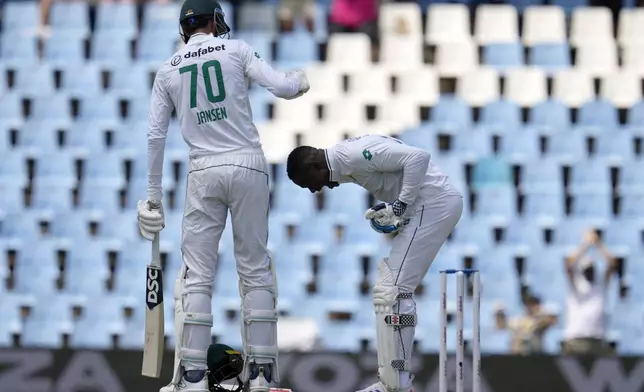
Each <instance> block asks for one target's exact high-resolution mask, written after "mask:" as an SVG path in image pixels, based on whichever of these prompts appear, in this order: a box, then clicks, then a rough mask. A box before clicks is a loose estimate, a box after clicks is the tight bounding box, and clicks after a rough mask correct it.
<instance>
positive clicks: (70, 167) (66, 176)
mask: <svg viewBox="0 0 644 392" xmlns="http://www.w3.org/2000/svg"><path fill="white" fill-rule="evenodd" d="M35 180H36V182H38V181H40V180H53V181H60V182H67V183H71V182H74V181H75V180H76V170H75V168H74V158H73V157H72V156H70V155H69V154H67V153H66V152H62V151H61V152H49V153H46V154H41V155H40V156H39V157H38V161H37V162H36V169H35Z"/></svg>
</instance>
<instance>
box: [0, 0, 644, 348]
mask: <svg viewBox="0 0 644 392" xmlns="http://www.w3.org/2000/svg"><path fill="white" fill-rule="evenodd" d="M513 4H514V6H512V5H481V6H479V7H478V8H477V11H476V13H474V14H473V19H472V20H471V14H470V12H469V10H468V8H467V7H466V6H465V5H463V4H433V3H432V4H431V5H429V4H427V2H425V3H423V5H422V6H418V5H416V4H387V5H385V6H383V7H382V8H381V17H380V30H381V35H382V37H381V43H380V52H381V61H380V62H378V63H372V62H371V44H370V41H369V39H368V38H367V37H366V36H363V35H360V34H335V35H331V36H328V34H327V32H326V28H325V26H324V23H318V26H317V27H316V31H315V32H313V33H308V32H306V31H303V30H301V29H298V30H296V31H295V32H292V33H282V34H279V33H278V32H277V25H276V19H275V6H274V5H273V4H270V3H259V4H249V5H246V6H244V7H242V8H241V9H239V10H238V11H237V15H233V8H232V7H231V6H230V5H229V4H228V3H226V2H224V8H225V9H226V12H227V14H228V15H231V16H234V18H229V21H230V24H232V25H233V28H234V36H235V37H237V38H242V39H245V40H247V41H248V42H249V43H251V45H253V46H254V47H255V48H256V50H258V52H260V53H262V55H263V56H264V57H265V58H266V59H268V60H269V61H274V62H275V63H276V64H277V65H278V67H280V68H294V67H300V66H303V67H306V69H307V72H308V75H309V78H310V80H311V84H312V86H313V89H312V90H311V92H310V94H308V95H307V96H305V97H304V98H303V99H299V100H295V101H288V102H287V101H281V100H274V99H273V98H272V97H271V96H270V95H269V94H267V93H265V92H264V91H261V90H260V89H256V88H254V89H253V90H252V94H251V101H252V104H253V109H254V110H253V111H254V115H255V119H256V121H257V123H258V127H259V130H260V134H261V136H262V142H263V144H264V146H265V150H266V153H267V155H268V157H269V160H270V161H271V162H272V163H273V169H274V171H273V173H272V177H271V186H272V196H273V200H272V213H271V218H270V226H271V228H270V230H271V236H270V246H271V249H272V250H273V251H274V253H275V259H276V260H277V265H278V268H277V271H278V278H279V281H280V296H281V302H280V307H281V310H282V311H283V312H286V313H288V314H291V315H294V316H304V317H311V318H314V319H315V320H316V321H317V322H318V323H319V324H320V325H321V326H324V328H327V329H328V330H329V331H331V330H333V331H335V332H336V333H334V334H333V336H334V337H337V336H343V337H344V338H343V339H336V338H333V339H330V338H329V337H328V336H323V344H324V345H325V347H327V348H329V349H338V350H357V349H359V348H360V341H361V339H362V340H367V341H369V342H371V343H372V344H373V340H374V336H373V333H374V332H373V328H371V327H370V326H371V325H372V324H373V323H372V321H373V317H374V316H373V312H372V310H371V300H370V296H369V294H368V292H367V291H362V290H361V288H362V286H363V285H364V282H368V281H369V280H370V279H371V278H372V277H373V274H374V271H375V265H376V262H377V260H378V259H379V258H380V257H382V256H383V255H385V254H386V252H387V243H386V242H384V241H383V240H382V239H381V238H380V237H379V236H377V235H376V234H375V233H374V232H372V231H371V230H370V228H369V227H368V225H359V224H350V223H349V222H354V221H356V220H357V219H360V217H361V216H362V213H363V211H364V210H365V209H366V208H367V207H368V206H369V205H370V204H371V203H373V202H374V201H373V200H372V199H370V197H369V195H367V194H366V193H365V192H364V191H363V190H362V189H360V188H358V187H357V186H351V185H343V186H342V187H339V188H338V189H336V190H334V191H332V192H323V193H322V194H320V195H315V196H314V195H311V194H309V193H308V192H302V191H301V190H299V189H298V188H297V187H295V186H294V185H293V184H292V183H290V182H289V181H288V180H287V179H286V178H285V175H284V167H283V162H284V159H285V156H286V154H288V152H289V151H290V150H291V148H293V147H294V146H296V145H297V144H298V143H307V144H313V145H316V146H319V147H326V146H329V145H332V144H333V143H335V142H338V141H340V140H342V139H343V138H345V137H346V136H350V135H355V134H361V133H365V132H369V133H382V134H393V135H398V136H399V137H400V138H401V139H402V140H404V141H405V142H407V143H409V144H412V145H415V146H419V147H422V148H424V149H426V150H428V151H429V152H431V153H432V155H433V157H434V160H435V161H436V162H437V163H438V164H439V166H441V167H442V168H443V169H444V170H445V171H446V172H447V173H448V174H449V175H450V177H451V178H452V180H453V182H454V183H455V184H456V185H457V186H458V187H459V188H460V189H461V190H462V191H463V192H464V194H465V195H466V211H465V213H464V216H463V218H462V221H461V223H460V224H459V226H458V227H457V229H456V231H455V232H454V233H453V235H452V237H451V238H450V241H449V242H448V244H446V246H445V247H444V249H443V250H442V251H441V252H440V254H439V256H438V257H437V259H436V260H435V262H434V266H433V267H432V270H433V271H435V270H438V269H441V268H444V267H447V266H450V267H453V266H456V265H464V263H470V262H472V263H474V266H475V267H477V268H479V269H480V270H481V273H482V280H483V282H484V283H483V284H484V302H483V305H482V306H483V309H482V313H483V315H484V316H483V317H482V322H483V328H484V331H483V333H484V334H485V335H486V339H484V341H483V344H484V347H483V348H484V350H485V351H486V352H503V351H505V350H506V349H507V341H506V340H507V334H504V333H500V332H497V331H494V326H493V325H492V321H493V319H492V313H493V311H494V306H495V303H496V301H498V300H503V301H505V302H506V305H507V306H508V307H509V308H510V310H512V311H514V312H520V307H519V301H518V294H517V293H518V287H519V286H520V285H526V284H529V285H530V286H532V287H533V288H535V289H536V291H537V293H538V294H540V295H543V297H544V299H546V300H547V301H548V303H549V304H552V305H553V306H555V307H558V308H559V309H561V308H562V306H563V299H564V297H565V281H564V280H563V274H562V273H561V271H562V264H563V257H564V255H565V254H566V253H567V252H569V251H570V249H571V247H573V246H575V245H577V243H578V242H579V240H580V238H581V233H582V232H583V231H584V230H585V229H587V228H588V227H597V228H600V229H601V230H602V234H603V238H604V240H605V241H606V243H607V245H608V246H609V247H610V248H611V249H612V250H613V251H614V252H616V254H618V255H619V256H620V257H622V258H624V259H625V260H626V267H627V274H628V276H629V277H630V278H631V280H632V281H637V280H641V279H643V278H644V269H642V268H641V267H639V266H638V265H637V263H635V262H633V259H635V258H636V255H638V254H641V252H642V251H644V240H643V238H644V235H643V233H644V203H643V201H644V186H643V185H642V184H644V181H643V180H644V174H643V173H644V172H642V171H641V170H639V167H640V166H641V165H640V163H641V160H642V154H643V153H642V135H643V133H642V131H643V130H644V103H643V102H642V84H641V80H642V75H643V74H642V71H641V70H642V69H644V67H642V65H644V56H642V55H641V54H640V53H642V52H643V51H642V49H644V47H643V46H642V45H644V39H643V38H642V37H644V34H643V33H644V23H643V22H644V12H643V11H642V10H640V9H632V8H625V9H623V10H622V11H621V14H620V18H619V24H618V26H617V35H616V38H615V37H614V35H613V30H614V26H613V19H612V16H611V15H610V13H609V11H608V10H607V9H604V8H584V7H579V8H576V7H577V6H583V5H585V4H582V2H578V1H574V0H573V1H566V2H565V3H559V4H560V6H537V5H535V4H533V3H532V2H527V1H525V2H519V1H517V2H514V3H513ZM325 6H328V2H327V3H326V4H325V3H322V2H321V3H319V7H318V13H317V20H318V21H323V20H325V18H326V13H327V9H326V8H325ZM515 6H516V7H515ZM423 13H426V16H425V17H424V18H423ZM176 14H177V6H176V5H175V4H164V5H158V4H148V5H146V6H145V10H144V14H143V15H144V17H143V23H142V28H141V30H140V31H139V29H138V26H137V21H136V12H135V9H134V7H133V6H132V5H131V4H127V3H114V4H111V3H110V4H100V5H99V6H98V7H97V13H96V23H95V26H94V28H93V29H92V26H90V19H89V11H88V5H87V4H85V3H54V4H53V6H52V13H51V35H50V36H49V37H48V38H47V39H45V40H44V50H43V51H42V53H40V52H39V49H38V39H37V38H36V36H35V35H34V34H33V33H34V32H35V30H36V28H37V20H38V9H37V6H36V4H35V3H30V2H17V3H14V2H8V3H6V5H5V8H4V13H3V15H4V17H3V24H2V31H1V33H0V71H1V72H0V155H1V156H2V163H0V251H1V252H2V254H3V255H6V256H3V259H2V260H3V264H2V265H0V278H1V279H2V280H3V281H5V282H6V284H0V319H1V320H2V323H0V345H9V344H11V336H12V334H14V333H18V332H20V335H21V341H22V344H25V345H33V346H59V345H60V344H63V340H62V336H63V335H64V334H67V335H69V337H70V338H69V342H68V343H69V344H70V345H72V346H75V347H107V346H111V345H112V343H113V342H112V336H113V335H117V336H119V337H120V339H119V346H120V347H140V346H141V341H142V339H141V333H142V332H141V331H142V323H143V319H142V316H143V313H142V312H141V309H140V301H139V299H140V298H142V296H143V293H142V288H143V285H142V284H141V282H142V281H143V280H142V278H143V276H142V275H143V273H144V272H143V271H144V268H143V267H144V265H145V264H146V263H147V260H148V256H149V247H148V243H147V242H145V241H142V240H141V239H140V237H139V234H138V230H137V227H136V222H135V214H134V212H133V209H134V206H135V203H136V200H137V199H139V198H140V197H141V195H143V194H144V192H145V189H146V186H147V174H146V157H145V154H142V153H141V151H143V150H142V147H141V146H144V145H145V143H146V136H145V128H146V127H147V124H146V122H147V115H148V105H149V99H148V96H149V90H150V86H151V82H152V80H153V75H154V70H155V68H156V67H158V65H159V64H160V63H161V62H163V61H165V60H167V59H168V58H169V57H170V56H171V55H172V53H173V52H174V50H175V48H176V45H177V38H178V36H177V25H176ZM12 15H13V16H12ZM17 15H19V16H20V17H19V18H18V17H14V16H17ZM79 15H80V16H81V17H78V16H79ZM84 15H87V18H85V17H83V16H84ZM401 18H402V20H404V21H405V23H406V27H405V31H406V33H405V34H401V33H400V32H399V31H398V29H399V26H400V24H399V23H398V21H399V20H400V19H401ZM519 18H522V23H519ZM567 18H569V24H570V34H567V33H566V32H567V31H568V22H567ZM16 21H20V23H16ZM471 22H473V28H471ZM520 26H522V27H521V28H520ZM18 39H19V40H20V42H21V43H22V44H21V45H12V43H15V42H17V40H18ZM86 42H87V43H88V44H89V45H88V49H89V50H87V48H86V45H85V44H86ZM132 43H134V45H132ZM273 43H276V49H275V51H273V48H272V46H273ZM320 44H325V47H326V51H325V52H323V53H320V51H319V45H320ZM323 47H324V46H323ZM450 78H454V79H455V80H456V87H455V88H454V89H453V91H452V93H450V94H446V93H445V92H444V90H443V88H442V87H441V84H442V82H444V81H445V80H446V79H448V80H449V79H450ZM374 108H375V110H374ZM167 147H168V149H169V152H168V154H167V157H168V159H167V160H166V169H165V175H166V177H165V178H164V186H165V190H166V195H167V198H166V200H168V208H167V217H166V222H167V228H166V230H165V231H164V236H163V250H164V255H165V256H166V257H165V269H166V271H167V273H166V284H165V287H166V291H167V293H166V298H172V293H171V292H170V291H168V290H167V289H168V288H171V287H172V286H173V284H172V283H173V282H172V280H173V278H174V276H175V274H176V271H178V269H179V265H180V257H181V256H180V251H179V249H180V246H179V244H180V227H181V223H180V221H181V207H182V204H183V198H184V197H185V196H184V192H183V189H184V188H185V174H186V164H185V156H186V152H187V149H186V146H185V145H184V143H183V140H182V139H181V135H180V132H179V127H178V124H177V122H176V120H173V122H172V124H171V129H170V132H169V135H168V143H167ZM331 211H333V212H334V213H333V214H332V213H331ZM228 227H230V224H229V225H228ZM34 243H37V244H38V246H37V247H34V246H33V244H34ZM329 249H333V250H332V251H329ZM220 256H221V257H220V263H219V267H218V274H217V278H216V281H215V282H214V285H215V301H213V312H214V314H215V317H216V320H217V322H216V326H215V329H214V333H215V334H217V335H218V336H220V337H221V338H222V339H223V341H225V342H227V343H228V344H234V343H235V342H237V341H238V340H239V336H238V335H239V334H238V327H237V322H238V321H239V317H238V314H237V315H234V316H231V310H233V309H236V308H237V306H238V302H239V299H238V293H237V287H236V285H230V284H229V282H231V281H233V282H234V281H236V279H237V278H236V271H235V267H234V252H233V246H232V232H231V231H230V230H229V229H227V230H226V232H225V233H224V237H223V239H222V244H221V247H220ZM519 264H521V265H523V266H524V268H523V273H522V274H518V273H516V272H515V269H516V268H515V267H516V265H519ZM340 270H342V274H339V273H338V271H340ZM339 276H341V277H340V278H339ZM546 280H547V281H548V282H549V283H550V284H548V290H547V291H546V290H543V287H542V286H543V285H542V284H540V283H539V282H542V283H543V282H545V281H546ZM490 281H493V282H494V284H486V283H485V282H490ZM437 287H438V285H437V276H436V274H432V273H430V274H428V276H427V278H426V279H425V281H424V284H423V288H422V292H419V294H418V296H417V301H418V308H419V309H422V313H421V315H425V316H423V317H422V318H421V321H420V325H419V333H418V340H419V344H420V346H419V348H420V349H421V350H428V351H429V350H431V351H434V350H436V348H437V347H436V346H437V345H438V339H437V338H436V337H437V336H438V334H437V330H438V329H437V327H438V326H437V325H436V320H437V318H434V317H431V315H432V314H437V313H438V311H437V310H438V303H437V298H438V295H437ZM96 298H100V299H99V300H98V301H100V303H101V307H100V310H99V308H98V307H95V306H90V305H89V303H88V301H91V300H94V301H96ZM508 298H515V300H508ZM642 298H644V292H642V291H641V289H639V288H637V285H633V287H632V293H631V296H630V297H629V301H628V303H626V304H625V303H623V302H619V301H617V298H616V295H615V293H612V292H611V297H610V303H611V310H612V313H613V315H614V316H615V321H614V322H612V323H611V328H612V329H613V330H614V331H616V332H618V333H619V334H620V335H619V339H620V340H625V341H629V344H628V345H623V346H620V350H622V351H624V352H637V351H639V352H643V351H644V331H643V330H642V323H641V322H642V320H643V317H644V308H642V306H641V302H642V301H641V299H642ZM508 302H509V303H508ZM166 306H167V309H166V312H167V313H168V314H171V313H172V306H173V305H172V301H166ZM450 306H453V305H450ZM25 307H26V308H29V309H31V310H30V313H29V315H28V317H25V314H24V313H23V312H21V310H22V309H23V308H25ZM333 312H344V313H349V314H351V315H352V318H351V320H352V322H349V323H346V322H345V323H342V322H337V321H331V320H330V318H329V317H328V316H329V314H330V313H333ZM620 312H621V313H620ZM626 313H628V314H630V315H631V317H627V318H620V314H621V315H623V314H626ZM625 319H627V320H631V322H628V321H626V320H625ZM167 321H168V322H167V323H166V331H167V332H168V334H169V336H171V335H172V334H171V333H172V330H173V323H172V320H171V318H168V320H167ZM43 325H46V328H44V327H43ZM362 325H368V326H369V327H368V328H367V329H366V330H365V329H364V328H362V327H361V326H362ZM467 328H469V326H468V327H467ZM560 337H561V330H560V329H559V328H557V329H556V330H555V331H554V332H553V333H552V334H549V335H548V337H547V342H546V346H547V348H548V350H549V351H556V350H558V346H557V344H558V343H557V342H558V339H559V338H560ZM168 344H169V345H171V344H173V342H172V340H171V339H170V341H169V342H168Z"/></svg>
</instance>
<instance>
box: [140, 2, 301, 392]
mask: <svg viewBox="0 0 644 392" xmlns="http://www.w3.org/2000/svg"><path fill="white" fill-rule="evenodd" d="M179 23H180V26H181V37H182V38H183V41H184V42H185V44H186V45H185V46H184V47H183V48H182V49H181V50H179V51H178V52H177V53H175V54H174V56H172V58H170V59H169V60H168V61H166V62H165V63H164V64H163V65H162V66H161V68H160V69H159V71H158V72H157V75H156V78H155V80H154V85H153V87H152V99H151V103H150V120H149V130H148V146H147V151H148V192H147V193H148V197H147V200H146V201H143V200H141V201H139V202H138V205H137V213H138V221H139V228H140V231H141V234H142V235H143V237H145V238H146V239H148V240H153V239H154V236H155V235H156V234H157V233H159V232H160V231H161V230H162V229H163V227H164V226H165V223H164V217H163V207H162V205H161V202H162V195H163V192H162V184H161V179H162V178H163V158H164V149H165V140H166V134H167V132H168V125H169V122H170V117H171V115H172V112H173V111H175V110H176V113H177V117H178V118H179V122H180V125H181V134H182V135H183V139H184V140H185V141H186V143H187V144H188V146H189V147H190V152H189V158H190V169H189V173H188V180H187V183H188V189H187V191H186V205H185V209H184V215H183V222H182V236H181V237H182V238H181V253H182V261H183V263H182V266H181V270H180V272H179V276H178V277H177V281H176V283H175V332H176V335H177V336H176V345H175V364H174V373H173V377H172V382H171V383H170V384H169V385H168V386H166V387H164V388H163V389H162V390H161V391H162V392H182V391H185V392H188V391H190V392H208V391H209V386H208V381H207V377H206V374H207V363H206V350H207V348H208V346H209V344H210V340H211V332H210V329H211V327H212V325H213V318H212V303H211V300H212V289H213V281H214V278H215V271H216V267H217V260H218V251H219V240H220V239H221V235H222V233H223V231H224V227H225V225H226V218H227V216H228V211H229V210H230V213H231V221H232V226H233V234H234V239H235V260H236V262H237V273H238V275H239V293H240V296H241V304H242V305H241V306H242V315H243V316H242V320H243V326H242V328H241V332H242V343H243V354H244V369H243V371H242V376H241V378H242V381H243V382H244V384H246V386H247V387H248V388H247V389H246V390H247V391H249V392H268V391H269V385H270V383H272V382H278V381H279V371H278V367H277V356H278V348H277V311H276V309H275V307H276V303H277V282H276V279H275V270H274V268H273V263H272V261H271V256H270V254H269V252H268V249H267V241H268V208H269V188H268V163H267V161H266V158H265V156H264V152H263V150H262V146H261V143H260V140H259V134H258V132H257V128H255V125H254V124H253V117H252V110H251V107H250V103H249V100H248V84H249V83H248V82H249V80H250V81H253V82H255V83H257V84H258V85H260V86H262V87H264V88H266V89H267V90H268V91H270V92H271V93H272V94H273V95H275V96H276V97H279V98H284V99H294V98H297V97H300V96H302V95H303V94H305V93H306V92H307V91H308V90H309V82H308V80H307V78H306V75H305V74H304V72H303V71H294V72H286V73H284V72H278V71H275V70H274V69H273V68H271V67H270V66H269V65H268V63H266V62H265V61H264V60H263V59H262V57H261V56H260V55H259V54H258V53H257V52H255V51H254V50H253V49H252V48H251V47H250V46H248V44H247V43H245V42H244V41H240V40H232V39H231V40H228V39H226V38H227V37H228V33H229V32H230V28H229V27H228V25H227V24H226V21H225V19H224V12H223V10H222V8H221V6H220V5H219V3H218V2H217V1H215V0H186V1H185V2H184V3H183V6H182V7H181V14H180V17H179ZM237 283H238V282H230V284H235V285H237Z"/></svg>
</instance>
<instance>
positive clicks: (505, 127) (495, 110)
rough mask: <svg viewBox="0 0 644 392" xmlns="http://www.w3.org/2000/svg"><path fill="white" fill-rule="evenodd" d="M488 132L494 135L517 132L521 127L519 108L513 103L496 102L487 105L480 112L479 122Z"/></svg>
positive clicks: (506, 101) (505, 101)
mask: <svg viewBox="0 0 644 392" xmlns="http://www.w3.org/2000/svg"><path fill="white" fill-rule="evenodd" d="M479 124H481V125H484V126H485V127H486V128H487V130H488V131H491V132H493V133H495V134H505V133H507V132H517V131H519V129H520V128H521V126H522V121H521V108H520V107H519V105H517V104H516V103H514V102H511V101H508V100H504V99H502V100H498V101H494V102H492V103H489V104H487V105H485V106H484V107H483V109H482V110H481V121H480V122H479Z"/></svg>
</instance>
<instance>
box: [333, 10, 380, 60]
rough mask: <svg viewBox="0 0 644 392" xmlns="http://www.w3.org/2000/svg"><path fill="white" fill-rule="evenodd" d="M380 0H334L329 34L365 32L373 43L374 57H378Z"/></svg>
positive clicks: (374, 58)
mask: <svg viewBox="0 0 644 392" xmlns="http://www.w3.org/2000/svg"><path fill="white" fill-rule="evenodd" d="M379 6H380V3H379V1H378V0H333V3H331V10H330V11H329V34H334V33H364V34H366V35H368V36H369V38H370V39H371V44H372V51H371V54H372V59H373V60H376V59H377V58H378V41H379V40H378V38H379V34H378V33H379V32H378V8H379Z"/></svg>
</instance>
